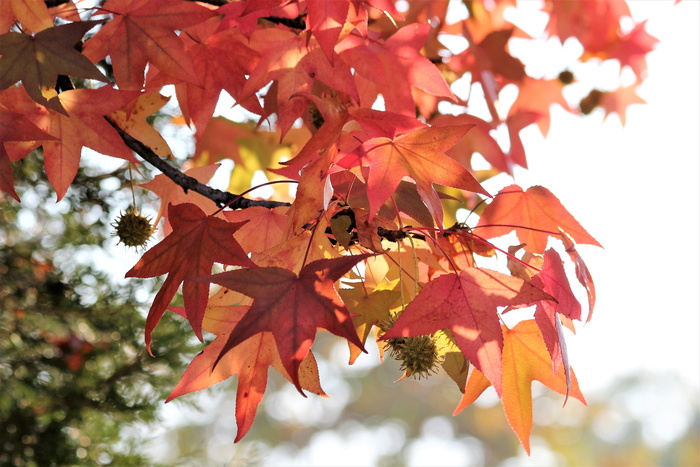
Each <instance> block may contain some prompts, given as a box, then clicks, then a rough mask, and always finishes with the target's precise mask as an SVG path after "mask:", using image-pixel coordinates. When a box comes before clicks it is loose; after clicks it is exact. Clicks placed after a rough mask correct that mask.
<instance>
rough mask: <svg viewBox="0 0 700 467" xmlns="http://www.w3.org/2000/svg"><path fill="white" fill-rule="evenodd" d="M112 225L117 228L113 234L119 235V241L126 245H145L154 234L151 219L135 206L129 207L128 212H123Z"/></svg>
mask: <svg viewBox="0 0 700 467" xmlns="http://www.w3.org/2000/svg"><path fill="white" fill-rule="evenodd" d="M111 225H112V227H114V228H115V230H116V232H115V233H114V234H113V235H114V236H116V237H119V243H123V244H124V245H126V246H133V247H139V246H143V245H145V244H146V242H147V241H148V239H149V238H151V235H152V234H153V226H151V219H150V218H149V217H146V216H144V215H142V214H141V213H140V212H139V211H138V210H137V209H136V208H134V207H129V209H127V210H126V212H123V213H121V214H120V215H119V217H118V218H117V220H116V221H115V222H114V223H113V224H111Z"/></svg>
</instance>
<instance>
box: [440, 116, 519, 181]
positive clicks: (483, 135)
mask: <svg viewBox="0 0 700 467" xmlns="http://www.w3.org/2000/svg"><path fill="white" fill-rule="evenodd" d="M430 124H431V125H433V126H440V127H442V126H452V125H464V124H471V125H474V128H472V129H471V130H469V132H468V133H467V135H466V136H465V137H464V138H462V140H461V141H460V142H459V143H457V144H456V145H455V147H454V148H452V149H450V150H448V151H446V152H445V153H446V154H447V155H449V156H451V157H452V158H454V159H455V160H457V161H459V162H460V163H461V164H462V165H463V166H465V167H466V168H468V169H470V170H471V167H472V165H471V159H472V156H473V154H474V153H477V152H478V153H479V154H481V156H482V157H483V158H484V159H486V161H487V162H488V163H489V164H491V165H492V166H493V167H494V168H496V169H498V170H500V171H501V172H505V173H511V169H510V167H509V165H508V160H507V159H506V155H505V154H504V153H503V150H502V149H501V146H500V145H499V144H498V142H496V140H495V139H494V138H493V137H492V136H491V135H490V132H491V131H492V130H493V125H492V124H490V123H488V122H486V121H485V120H482V119H480V118H478V117H474V116H471V115H466V114H465V115H458V116H456V115H438V116H437V117H436V118H434V119H433V120H431V122H430Z"/></svg>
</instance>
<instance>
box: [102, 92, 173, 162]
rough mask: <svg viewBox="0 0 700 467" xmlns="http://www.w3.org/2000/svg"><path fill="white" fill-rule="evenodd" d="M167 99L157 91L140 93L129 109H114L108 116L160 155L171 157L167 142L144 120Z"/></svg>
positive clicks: (167, 98) (167, 99)
mask: <svg viewBox="0 0 700 467" xmlns="http://www.w3.org/2000/svg"><path fill="white" fill-rule="evenodd" d="M169 100H170V98H169V97H167V96H163V95H162V94H159V93H157V92H149V93H145V94H141V95H140V96H139V97H138V98H137V99H136V101H135V102H134V104H133V106H130V108H129V109H119V110H116V111H114V112H112V113H111V114H109V115H108V117H109V119H110V120H112V122H114V124H115V125H117V126H118V127H119V128H121V129H122V130H124V131H125V132H127V133H129V135H131V136H133V137H134V138H136V139H137V140H138V141H140V142H142V143H143V144H145V145H146V146H148V147H149V148H151V150H152V151H153V152H155V153H156V154H158V155H159V156H160V157H171V158H172V157H174V156H173V153H172V151H170V146H168V143H167V142H165V140H164V139H163V137H162V136H161V135H160V133H158V131H157V130H156V129H155V128H153V127H152V126H151V125H150V124H149V123H148V122H146V117H148V116H149V115H153V114H154V113H156V112H157V111H158V109H160V108H161V107H163V106H164V105H165V104H166V103H167V102H168V101H169Z"/></svg>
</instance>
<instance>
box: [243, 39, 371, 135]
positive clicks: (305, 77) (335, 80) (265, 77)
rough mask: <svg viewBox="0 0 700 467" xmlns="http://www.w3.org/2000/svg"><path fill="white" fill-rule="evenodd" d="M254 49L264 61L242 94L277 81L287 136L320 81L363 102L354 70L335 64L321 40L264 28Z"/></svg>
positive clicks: (281, 127)
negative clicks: (322, 47) (319, 41)
mask: <svg viewBox="0 0 700 467" xmlns="http://www.w3.org/2000/svg"><path fill="white" fill-rule="evenodd" d="M250 46H251V47H252V48H253V49H254V50H256V51H258V52H259V53H260V54H261V56H262V58H261V59H260V63H259V64H258V66H257V67H256V68H255V70H253V72H252V73H251V75H250V78H249V79H248V81H247V82H246V84H245V86H244V88H243V90H242V95H243V96H246V95H252V94H253V93H255V92H256V91H257V90H259V89H261V88H262V87H263V86H265V85H266V84H267V83H269V82H270V81H271V80H274V81H276V82H277V100H276V105H277V114H278V116H279V122H278V128H279V130H280V132H281V134H282V136H284V135H285V134H286V133H287V131H289V129H290V128H291V127H292V124H293V123H294V121H295V120H296V119H297V118H299V117H300V116H301V115H302V113H303V112H304V111H305V110H306V108H307V106H308V101H307V99H306V98H304V97H297V98H292V96H293V95H294V94H297V95H299V96H302V95H304V94H311V92H312V91H313V85H314V83H315V82H316V81H320V82H322V83H323V84H325V85H326V86H328V87H330V88H332V89H335V90H336V91H339V92H342V93H344V94H346V95H348V96H350V97H351V98H353V99H354V100H355V101H359V96H358V94H357V89H356V87H355V82H354V80H353V77H352V72H351V70H350V67H349V66H347V65H346V64H345V63H344V62H343V61H342V60H336V61H334V62H333V63H331V62H330V61H329V60H328V58H326V56H325V54H324V53H323V51H322V50H321V48H320V46H319V44H318V41H317V40H316V39H315V38H314V37H311V38H310V39H309V38H308V36H307V35H306V34H300V35H297V34H294V33H293V32H291V31H285V30H282V29H264V30H259V31H256V32H255V33H253V35H252V36H251V38H250Z"/></svg>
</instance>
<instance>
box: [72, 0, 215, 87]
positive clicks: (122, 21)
mask: <svg viewBox="0 0 700 467" xmlns="http://www.w3.org/2000/svg"><path fill="white" fill-rule="evenodd" d="M102 9H103V10H105V11H108V12H110V13H112V15H113V16H114V17H113V18H112V20H111V21H109V22H108V23H107V24H105V25H104V26H103V27H102V29H100V30H99V31H98V33H97V34H95V36H94V37H93V38H92V39H90V40H89V41H87V42H86V44H85V49H84V53H85V55H86V56H87V57H89V58H90V59H91V60H92V61H93V62H96V61H98V60H101V59H103V58H104V57H106V56H107V55H109V56H110V57H111V59H112V64H113V67H114V79H115V81H116V82H117V84H118V85H119V87H120V88H121V89H141V88H142V87H143V82H144V70H145V69H146V65H147V64H148V63H149V62H150V63H151V64H152V65H155V66H156V68H158V70H160V71H162V72H163V73H165V74H166V75H168V76H172V77H173V78H177V79H179V80H182V81H189V82H192V83H195V84H199V81H198V79H197V75H196V74H195V73H194V72H193V71H192V62H191V61H190V57H189V56H188V55H187V53H186V52H185V48H184V45H183V43H182V41H181V40H180V38H179V37H178V36H177V34H175V30H179V29H183V28H185V27H187V26H192V25H194V24H197V23H201V22H202V21H206V20H207V19H209V18H212V17H214V16H216V13H215V12H213V11H211V10H208V9H206V8H204V7H202V6H200V5H197V4H195V3H191V2H182V1H176V0H137V1H132V0H109V1H108V2H107V3H105V4H104V6H103V7H102Z"/></svg>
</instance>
